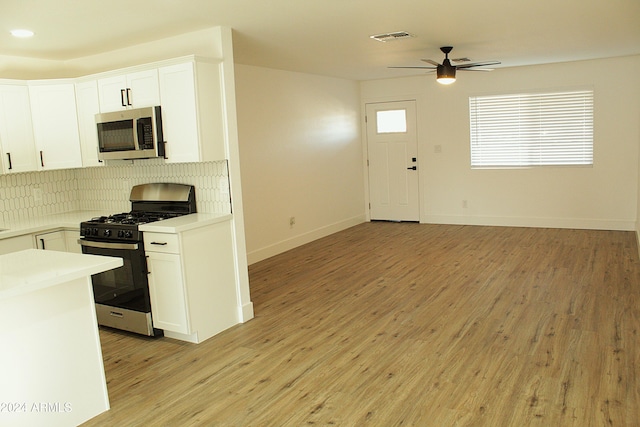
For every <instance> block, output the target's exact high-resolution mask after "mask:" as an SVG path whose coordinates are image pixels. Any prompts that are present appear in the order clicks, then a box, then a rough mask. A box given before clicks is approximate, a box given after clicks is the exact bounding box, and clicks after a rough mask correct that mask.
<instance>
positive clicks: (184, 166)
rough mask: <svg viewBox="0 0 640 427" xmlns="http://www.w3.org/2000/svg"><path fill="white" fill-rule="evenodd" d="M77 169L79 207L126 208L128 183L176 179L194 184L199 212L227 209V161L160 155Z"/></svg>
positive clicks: (100, 209) (84, 208) (129, 187)
mask: <svg viewBox="0 0 640 427" xmlns="http://www.w3.org/2000/svg"><path fill="white" fill-rule="evenodd" d="M119 163H120V164H117V165H108V166H104V167H95V168H85V169H78V171H77V180H78V200H79V209H83V210H97V211H103V210H104V211H105V212H106V213H114V212H128V211H129V210H130V209H131V203H130V202H129V193H130V191H131V187H133V186H134V185H138V184H147V183H150V182H175V183H178V184H191V185H194V186H195V187H196V204H197V209H198V212H207V213H230V212H231V202H230V198H229V181H228V176H229V174H228V172H227V162H226V161H224V160H223V161H219V162H204V163H179V164H164V163H163V161H162V160H161V159H154V160H144V161H136V162H135V163H131V162H119Z"/></svg>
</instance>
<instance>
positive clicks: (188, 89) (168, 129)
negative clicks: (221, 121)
mask: <svg viewBox="0 0 640 427" xmlns="http://www.w3.org/2000/svg"><path fill="white" fill-rule="evenodd" d="M158 74H159V78H160V93H161V101H162V131H163V135H164V140H165V142H166V145H165V158H166V159H167V160H166V161H167V163H180V162H199V161H202V158H201V156H200V147H199V144H200V136H199V132H198V116H197V111H196V94H195V77H194V70H193V64H192V63H185V64H179V65H173V66H168V67H162V68H160V69H159V70H158ZM203 96H207V95H203Z"/></svg>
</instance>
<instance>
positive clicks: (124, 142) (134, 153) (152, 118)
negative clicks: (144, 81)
mask: <svg viewBox="0 0 640 427" xmlns="http://www.w3.org/2000/svg"><path fill="white" fill-rule="evenodd" d="M96 126H97V129H98V158H99V159H100V160H113V159H126V160H128V159H147V158H151V157H164V138H163V135H162V112H161V109H160V107H159V106H157V107H147V108H135V109H131V110H123V111H114V112H111V113H102V114H96Z"/></svg>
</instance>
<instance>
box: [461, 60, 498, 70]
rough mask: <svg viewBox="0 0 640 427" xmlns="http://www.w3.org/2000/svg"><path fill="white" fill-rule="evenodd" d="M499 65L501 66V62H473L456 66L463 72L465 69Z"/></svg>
mask: <svg viewBox="0 0 640 427" xmlns="http://www.w3.org/2000/svg"><path fill="white" fill-rule="evenodd" d="M498 64H500V61H485V62H471V63H469V64H460V65H456V68H457V69H458V70H462V69H465V68H471V67H486V66H487V65H498Z"/></svg>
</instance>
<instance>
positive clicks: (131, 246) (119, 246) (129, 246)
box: [78, 239, 138, 251]
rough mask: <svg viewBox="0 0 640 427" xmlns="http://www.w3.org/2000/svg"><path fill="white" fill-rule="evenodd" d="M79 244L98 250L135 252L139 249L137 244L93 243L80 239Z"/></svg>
mask: <svg viewBox="0 0 640 427" xmlns="http://www.w3.org/2000/svg"><path fill="white" fill-rule="evenodd" d="M78 244H80V245H81V246H87V247H89V248H98V249H126V250H133V251H135V250H137V249H138V244H137V243H112V242H92V241H90V240H84V239H78Z"/></svg>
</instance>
